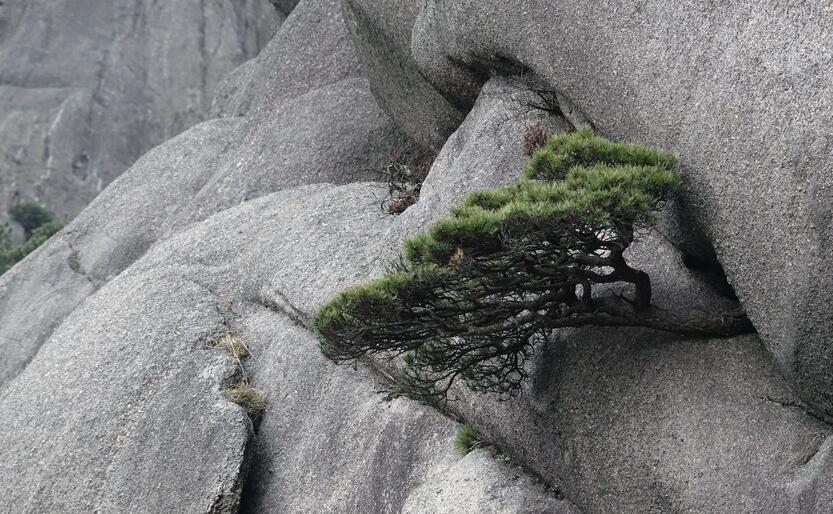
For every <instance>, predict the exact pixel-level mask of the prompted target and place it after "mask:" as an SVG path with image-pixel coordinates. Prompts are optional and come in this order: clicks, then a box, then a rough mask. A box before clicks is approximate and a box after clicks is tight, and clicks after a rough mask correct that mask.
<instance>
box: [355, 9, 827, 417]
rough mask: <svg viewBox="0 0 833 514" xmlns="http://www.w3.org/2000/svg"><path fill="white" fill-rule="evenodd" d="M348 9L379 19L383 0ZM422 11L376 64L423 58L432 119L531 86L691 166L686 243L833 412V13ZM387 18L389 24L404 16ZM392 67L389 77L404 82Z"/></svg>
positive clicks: (394, 91)
mask: <svg viewBox="0 0 833 514" xmlns="http://www.w3.org/2000/svg"><path fill="white" fill-rule="evenodd" d="M348 5H352V6H357V7H355V10H356V11H359V12H374V10H373V5H375V3H374V2H370V1H367V0H349V2H348ZM419 5H420V9H419V12H418V13H417V14H413V13H412V14H411V15H409V17H408V21H410V20H411V19H413V20H414V22H413V26H412V27H407V26H400V27H399V28H398V30H399V31H400V32H402V33H408V34H410V35H411V37H410V38H409V39H406V40H404V41H402V42H400V44H401V45H403V46H401V47H399V48H397V49H390V48H387V47H384V45H377V46H376V47H374V48H373V50H372V51H366V52H364V57H365V59H366V61H367V62H368V63H376V64H377V65H378V64H379V63H380V60H379V57H378V55H377V54H378V53H380V52H386V53H390V52H395V53H397V54H401V55H407V56H409V58H410V60H411V61H412V62H415V63H416V65H415V66H416V69H417V70H418V72H419V74H420V75H421V77H423V78H422V81H421V83H420V84H421V86H420V87H421V88H425V87H427V86H428V85H431V86H433V87H434V89H435V90H436V91H437V92H439V93H440V94H441V95H442V96H443V97H444V99H445V100H443V101H436V102H434V103H433V104H432V105H430V106H429V107H426V108H424V109H423V110H422V112H431V111H432V109H433V110H434V111H436V110H437V109H441V108H442V106H443V105H445V103H447V102H452V103H453V104H455V105H461V106H465V105H467V104H470V103H471V102H472V101H473V100H474V98H475V97H476V96H477V92H478V91H479V88H480V86H481V85H482V84H483V83H484V82H485V81H486V80H487V79H488V77H489V76H491V75H494V74H499V75H500V74H511V75H519V76H522V77H525V79H526V80H527V81H528V83H529V84H530V86H531V87H533V88H536V89H542V90H546V91H549V92H551V93H552V95H553V97H554V98H556V99H557V101H558V104H559V105H560V106H561V108H562V110H563V111H564V113H565V115H567V116H568V117H571V118H574V119H577V120H581V121H586V122H587V123H590V124H592V125H593V126H594V127H595V128H596V129H597V130H598V131H599V132H600V133H601V134H603V135H606V136H609V137H613V138H619V139H627V140H631V141H638V142H643V143H649V144H653V145H657V146H660V147H662V148H665V149H668V150H671V151H673V152H675V153H677V154H678V155H679V157H680V159H681V162H682V166H683V171H684V172H685V176H686V181H687V191H688V194H687V195H686V196H685V198H684V199H683V202H682V203H683V205H684V209H685V212H686V213H687V217H688V218H689V219H690V221H691V222H692V227H698V230H695V231H693V232H689V233H688V234H686V237H687V239H688V241H685V240H683V241H678V242H675V244H678V245H681V246H684V247H690V246H699V248H698V249H697V250H696V251H698V253H701V254H704V255H708V254H716V256H717V258H718V259H719V261H720V264H722V266H723V268H724V270H725V272H726V274H727V276H728V278H729V281H730V282H731V284H732V286H734V288H735V290H736V292H737V294H738V296H739V297H740V299H741V301H742V303H743V305H744V307H745V308H746V310H747V311H748V313H749V316H750V318H751V319H752V322H753V323H754V324H755V327H756V329H757V330H758V332H759V333H760V335H761V339H762V341H763V342H764V344H765V345H766V347H767V349H768V350H769V352H770V353H771V354H772V355H773V357H774V358H775V360H776V362H777V365H778V369H779V370H780V372H781V373H783V374H784V375H785V376H786V377H787V379H788V381H789V383H790V386H791V387H792V388H794V389H795V391H796V392H798V394H799V395H800V397H801V398H802V400H803V401H804V402H806V403H807V404H809V405H810V406H811V407H812V408H813V409H814V410H815V411H816V412H818V413H822V414H824V415H833V387H831V384H833V371H831V370H833V346H831V345H830V344H828V343H829V341H830V340H831V338H832V337H833V332H831V330H833V314H831V312H833V311H831V310H830V309H829V308H828V307H827V305H828V304H829V299H830V298H831V296H833V282H831V278H830V277H831V275H830V273H828V272H827V270H828V269H830V268H831V266H833V262H831V261H830V253H829V252H827V251H826V250H825V249H826V248H827V247H828V246H829V241H830V238H831V230H833V223H831V212H832V211H831V205H833V203H831V202H830V198H831V195H832V194H833V175H831V174H830V173H829V170H830V168H831V158H832V157H831V155H833V152H831V139H830V136H829V130H828V127H829V126H830V125H831V122H833V100H831V96H830V95H829V94H827V92H829V91H830V90H831V88H833V79H831V75H830V73H827V71H826V70H827V69H828V68H829V65H830V53H829V52H827V51H826V50H825V49H829V48H830V47H831V45H833V32H831V31H830V28H829V26H828V25H827V24H825V23H824V22H822V21H821V20H823V19H826V17H827V16H829V15H830V14H831V7H830V6H821V5H818V6H812V7H807V8H806V9H793V8H792V7H790V6H787V5H784V4H782V3H779V2H775V1H770V2H766V3H764V4H755V3H751V2H740V3H735V4H732V5H731V6H726V7H721V8H720V9H718V8H715V7H714V6H712V5H706V4H702V3H698V2H688V1H684V2H671V1H669V2H660V3H655V4H652V5H651V6H645V5H643V3H642V2H636V1H629V2H624V3H623V2H602V3H601V4H599V3H588V2H584V3H582V2H559V3H556V4H554V3H553V2H549V1H546V0H525V1H523V2H517V3H512V4H509V3H506V2H496V1H486V2H481V1H475V0H456V1H453V2H444V1H427V2H423V3H422V4H419ZM383 10H384V11H385V12H382V13H379V14H376V15H375V17H376V18H378V19H382V20H384V19H387V18H388V17H390V16H393V14H391V13H389V12H387V10H385V9H383ZM368 26H369V27H372V25H368ZM373 34H374V32H372V31H371V32H370V33H369V34H368V35H366V36H363V37H362V38H361V41H367V40H369V39H372V36H373ZM797 34H800V38H798V39H797V40H796V37H797V36H796V35H797ZM387 41H392V42H395V41H396V40H387ZM360 47H361V45H360ZM380 47H381V48H380ZM383 64H384V63H383ZM387 67H388V69H387V70H385V71H382V72H380V74H382V75H385V74H388V75H391V76H395V75H396V74H397V73H399V69H398V68H397V66H395V65H391V64H388V65H387ZM385 85H389V88H388V90H384V91H381V92H379V96H380V98H381V99H383V100H384V101H385V102H392V101H394V100H395V99H396V98H398V97H401V96H403V95H401V93H400V92H399V88H400V86H399V85H398V84H397V83H394V82H384V81H379V82H377V83H376V86H375V88H376V89H377V90H378V89H381V88H384V86H385ZM397 95H399V96H397ZM422 98H423V101H425V102H427V101H428V100H427V99H428V98H429V95H422ZM408 101H410V99H409V98H408V97H405V99H404V102H405V103H399V104H396V105H394V106H393V107H391V108H389V109H388V112H389V113H391V115H392V116H393V117H394V118H396V119H397V121H398V122H399V123H400V125H401V126H402V127H413V124H412V121H411V118H410V117H409V116H408V113H409V112H410V111H411V109H410V104H408V103H407V102H408ZM400 113H401V114H400ZM424 127H425V128H424V129H423V134H422V136H423V137H424V138H430V137H432V134H433V129H432V127H433V125H431V124H424ZM762 234H766V236H765V237H762V236H761V235H762Z"/></svg>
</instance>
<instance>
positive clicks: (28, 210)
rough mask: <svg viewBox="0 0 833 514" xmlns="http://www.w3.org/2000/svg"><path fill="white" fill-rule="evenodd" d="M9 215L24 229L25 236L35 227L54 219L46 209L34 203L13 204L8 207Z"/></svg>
mask: <svg viewBox="0 0 833 514" xmlns="http://www.w3.org/2000/svg"><path fill="white" fill-rule="evenodd" d="M9 216H11V218H12V219H13V220H15V221H16V222H18V223H20V225H21V226H22V227H23V230H25V231H26V237H29V236H30V235H31V234H32V232H33V231H34V230H35V229H36V228H38V227H40V226H41V225H46V224H47V223H49V222H50V221H53V220H54V219H55V217H54V216H53V215H52V213H51V212H49V210H48V209H46V208H44V207H41V206H40V205H38V204H35V203H21V204H18V205H15V206H14V207H12V208H11V209H9Z"/></svg>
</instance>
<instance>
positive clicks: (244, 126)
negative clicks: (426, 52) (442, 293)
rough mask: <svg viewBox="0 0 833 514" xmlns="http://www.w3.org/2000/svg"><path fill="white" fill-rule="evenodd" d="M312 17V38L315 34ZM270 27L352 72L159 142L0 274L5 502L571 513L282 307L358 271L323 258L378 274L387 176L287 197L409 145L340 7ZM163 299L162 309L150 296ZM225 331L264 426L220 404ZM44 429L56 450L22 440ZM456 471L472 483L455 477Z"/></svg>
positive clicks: (235, 376) (270, 93) (329, 5)
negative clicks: (397, 394) (463, 447)
mask: <svg viewBox="0 0 833 514" xmlns="http://www.w3.org/2000/svg"><path fill="white" fill-rule="evenodd" d="M310 23H319V25H318V28H319V29H320V31H319V32H318V33H317V34H318V35H320V41H315V40H312V41H310V39H309V31H308V30H303V27H305V26H308V24H310ZM287 34H289V35H287ZM277 39H278V40H284V41H286V43H285V44H287V45H294V47H295V48H297V49H299V52H300V51H301V50H300V49H302V48H306V49H308V50H307V51H308V52H309V54H308V55H301V54H299V55H296V56H295V57H296V58H297V59H299V62H303V61H304V60H311V59H314V58H316V57H317V52H319V51H320V49H321V48H324V47H332V48H340V49H342V51H343V52H344V53H343V55H342V59H339V60H337V61H334V62H338V63H339V64H341V65H342V66H343V68H341V69H342V70H343V71H338V72H336V73H334V70H333V68H332V67H322V71H321V75H315V74H313V75H311V76H308V77H299V78H298V80H299V83H298V84H292V88H290V89H289V90H287V89H278V90H277V91H276V90H273V89H272V88H271V87H269V84H267V85H266V86H265V87H264V86H263V84H261V85H259V86H257V87H256V88H253V89H251V90H250V91H266V93H263V94H262V96H258V95H257V94H255V95H254V96H253V97H252V99H251V101H249V102H248V103H246V105H247V107H246V109H245V110H244V111H242V112H245V114H246V116H245V117H229V118H221V119H216V120H212V121H209V122H205V123H203V124H200V125H198V126H196V127H194V128H192V129H191V130H189V131H187V132H185V133H184V134H182V135H180V136H179V137H177V138H174V139H173V140H171V141H170V142H168V143H166V144H165V145H162V146H160V147H158V148H156V149H155V150H153V151H152V152H150V153H149V154H148V155H146V156H145V157H143V158H142V159H140V160H139V161H138V162H137V163H136V164H135V165H134V166H133V168H132V169H131V170H130V171H129V172H127V173H125V174H124V175H123V176H122V177H120V178H119V179H117V180H116V181H115V182H114V183H113V184H112V186H111V187H109V188H108V189H107V190H106V191H105V192H104V193H103V194H102V195H100V196H99V197H98V198H97V199H96V200H95V201H94V202H93V203H92V204H91V205H90V206H89V207H88V208H87V209H86V210H85V211H84V212H83V213H82V214H81V215H80V216H78V217H77V218H76V219H75V220H74V221H73V222H72V223H71V224H70V225H69V226H68V227H67V229H65V230H64V231H63V232H62V233H61V234H59V235H58V236H57V237H56V238H54V239H53V240H51V241H49V242H48V243H47V244H46V245H44V246H43V247H42V248H40V249H39V250H38V251H37V252H35V253H34V254H33V255H31V256H30V257H29V258H27V259H26V260H25V261H24V262H22V263H20V264H19V265H18V266H17V267H15V268H14V269H13V270H11V271H10V272H9V273H7V274H6V275H4V276H3V277H2V279H0V297H2V302H3V303H2V306H0V316H2V318H3V319H2V325H3V326H4V327H10V330H9V331H5V330H4V332H3V340H2V341H0V347H2V348H3V350H6V349H8V350H9V354H8V357H9V358H8V359H4V361H3V369H2V385H0V413H5V412H6V409H10V410H13V411H14V415H9V416H5V415H3V416H2V417H3V421H2V422H0V423H2V427H1V428H0V432H2V433H3V435H2V440H0V442H2V445H0V476H2V477H3V478H2V479H0V480H3V482H2V487H4V488H7V489H14V491H13V492H11V493H10V494H8V495H2V497H0V510H7V509H11V508H14V509H18V510H20V509H22V510H25V511H53V510H60V511H62V512H88V511H91V510H92V511H95V510H103V511H116V512H121V511H133V510H138V511H143V512H154V511H158V510H160V509H161V510H165V509H167V510H170V509H173V510H176V511H178V512H179V511H181V512H235V511H236V510H237V508H238V505H239V503H240V501H239V499H240V496H241V491H243V496H242V498H243V499H242V508H243V510H244V511H249V512H264V511H281V512H283V511H289V512H309V511H333V510H342V509H347V510H348V511H349V510H353V511H363V512H397V511H400V510H401V509H402V508H403V506H404V505H405V504H406V503H407V504H408V505H409V509H410V510H411V511H412V512H430V511H431V510H432V509H433V506H434V505H445V504H449V505H456V507H455V509H456V510H457V511H458V512H466V511H468V507H469V505H468V504H467V503H465V502H461V501H460V499H459V498H455V497H454V496H452V497H448V493H443V492H442V491H441V490H439V489H437V488H435V487H434V485H433V484H436V483H445V482H446V481H447V480H446V479H445V477H446V476H448V477H449V478H448V481H456V483H457V484H456V486H455V493H456V494H462V495H463V497H468V496H471V497H476V498H481V499H482V500H481V501H485V499H486V498H495V499H497V500H499V503H497V504H496V505H505V506H506V507H507V508H506V511H508V512H512V511H513V510H511V509H510V507H511V508H512V509H514V510H515V511H518V512H520V511H523V506H524V504H525V501H526V500H525V499H526V498H530V501H533V502H534V504H536V505H540V506H542V508H545V509H547V511H549V512H572V511H573V507H572V504H571V503H570V502H569V501H567V500H563V499H561V498H560V497H558V495H556V494H555V493H554V492H552V491H549V490H548V489H547V488H546V487H545V486H544V485H542V484H540V483H538V482H537V481H536V480H534V479H532V478H530V477H526V476H524V475H523V473H522V472H519V471H518V470H517V469H515V468H513V467H512V466H509V465H508V464H506V463H505V462H503V460H498V459H494V458H492V457H491V456H488V457H486V456H482V455H481V456H478V457H477V458H476V459H474V458H472V459H469V458H465V459H464V458H463V456H462V455H459V454H457V453H456V452H455V451H454V450H453V449H452V445H451V441H452V439H453V437H454V433H455V430H456V428H457V426H458V424H457V423H456V422H454V421H451V420H449V419H448V418H445V417H443V416H442V415H440V414H439V413H436V412H434V411H432V410H431V409H428V408H427V407H423V406H420V405H417V404H415V403H413V402H410V401H406V400H403V399H399V400H395V401H394V402H392V403H385V402H383V401H382V396H380V395H378V394H376V393H375V391H376V387H375V386H374V384H373V381H374V380H373V375H372V373H371V374H369V372H368V371H367V370H360V371H358V372H354V371H351V370H350V369H349V368H340V367H336V366H334V365H333V364H331V363H329V362H327V361H326V360H325V359H323V357H321V356H320V355H319V353H318V350H317V348H316V345H315V337H314V335H313V334H312V333H311V332H310V331H309V330H308V329H307V328H305V327H304V326H303V316H301V317H300V318H299V314H298V311H296V310H294V309H292V308H291V307H289V306H288V305H286V304H285V302H286V300H285V298H286V297H287V294H284V292H283V290H282V289H281V287H283V286H284V285H285V286H286V287H288V288H289V290H290V291H293V292H294V291H300V290H301V288H302V287H305V286H307V285H309V284H307V283H305V280H307V279H308V278H309V277H310V275H307V274H304V273H299V272H298V271H299V269H298V263H299V262H305V263H306V264H304V265H303V266H302V269H305V270H309V271H311V272H314V273H317V274H318V277H319V280H324V281H327V276H328V275H329V276H331V277H333V278H337V277H341V282H338V281H337V282H330V283H329V284H327V285H326V289H322V290H320V291H319V294H318V296H317V298H318V301H319V303H320V302H321V301H324V300H326V298H327V297H328V296H329V295H330V294H333V293H334V292H335V291H336V290H337V289H338V288H339V287H341V286H342V285H343V283H344V281H345V280H346V279H345V278H344V277H343V275H339V274H338V273H335V271H333V272H332V273H330V272H329V271H327V269H325V267H322V266H319V265H318V264H316V265H312V263H313V262H317V263H320V264H321V265H323V264H324V263H325V262H327V263H329V264H328V265H329V266H332V269H333V270H335V269H337V268H338V267H339V263H340V262H341V263H343V264H344V266H345V269H349V270H350V272H351V276H350V279H351V280H353V281H355V280H358V279H360V277H361V276H364V275H367V274H369V273H371V272H374V271H376V270H378V268H379V266H381V265H382V264H383V263H382V262H380V261H379V259H378V257H377V256H376V255H374V254H372V253H367V252H365V251H364V250H365V249H366V248H368V247H369V246H372V245H376V244H378V243H379V242H380V241H385V234H386V232H387V231H388V229H389V225H390V224H391V223H392V222H393V221H395V218H393V217H391V216H388V215H386V214H384V213H383V211H382V210H381V209H380V208H379V203H380V201H381V200H382V199H383V198H384V196H385V194H386V190H385V188H384V187H382V186H380V185H378V184H357V185H353V186H345V187H341V188H338V187H336V186H333V185H329V184H320V185H312V186H307V187H300V188H294V189H293V188H292V187H293V186H299V185H303V184H308V183H312V184H314V183H319V182H339V183H348V182H352V181H355V180H358V179H362V178H365V177H369V176H370V174H369V171H368V170H374V169H380V168H381V167H383V166H384V165H385V164H386V163H387V162H389V159H390V158H391V155H393V154H397V153H401V152H404V151H408V150H409V149H411V147H412V144H411V143H410V142H409V141H408V140H407V138H405V137H404V136H403V135H402V134H401V133H399V132H398V131H397V130H396V128H395V126H394V125H393V124H392V123H391V121H390V119H389V118H388V117H387V115H385V114H384V113H383V112H382V111H381V110H380V109H379V108H378V106H377V105H376V103H375V101H374V100H373V97H372V95H371V93H370V91H369V87H368V83H367V81H366V80H365V79H364V78H362V75H361V72H362V71H363V70H362V67H361V66H360V64H359V61H358V60H357V59H356V58H355V54H353V53H351V52H352V50H351V46H350V45H349V39H348V35H347V32H346V30H345V27H344V22H343V19H342V17H341V11H340V9H339V6H338V3H337V2H333V1H329V0H319V1H308V2H305V3H303V4H302V5H300V6H299V7H298V9H297V10H296V11H295V12H294V13H293V14H292V16H291V17H290V18H289V20H287V22H286V24H284V25H283V27H282V29H281V32H280V34H279V35H278V36H277ZM301 40H303V41H304V42H305V45H302V44H301ZM281 50H282V48H281V46H280V45H271V46H270V47H269V48H268V49H267V50H266V51H265V53H264V54H262V55H261V56H260V57H259V59H258V61H256V62H257V63H274V62H279V60H280V57H279V56H278V55H275V54H274V53H278V52H280V51H281ZM273 52H274V53H273ZM252 76H253V77H256V78H255V79H253V80H256V81H258V80H267V81H273V82H271V83H273V84H279V83H281V81H286V80H288V79H287V78H286V75H283V76H281V74H280V73H271V72H269V73H267V72H264V71H263V70H260V71H258V73H257V74H253V75H252ZM333 77H334V78H333ZM238 78H239V75H236V76H234V77H232V78H231V79H230V80H231V81H235V80H237V79H238ZM303 81H306V82H303ZM241 83H244V82H241ZM227 99H228V100H229V101H233V99H232V96H229V97H227ZM217 105H218V106H219V109H220V110H221V111H222V112H228V111H223V109H226V107H225V106H223V101H222V100H221V101H218V103H217ZM236 105H242V104H236ZM282 190H285V191H282ZM273 191H282V192H277V193H274V194H272V195H270V194H269V193H271V192H273ZM258 197H259V198H258ZM255 198H256V199H255ZM186 199H187V200H186ZM238 204H242V205H240V206H239V207H236V208H235V206H236V205H238ZM342 222H344V224H343V225H342ZM255 242H256V244H255ZM307 243H310V244H307ZM393 250H395V246H391V250H390V251H388V254H392V253H393ZM322 253H326V254H327V255H329V256H330V258H329V259H328V260H327V261H322V260H321V259H320V257H321V255H322ZM356 258H360V259H362V260H363V262H364V263H365V265H364V266H365V267H364V268H361V267H360V268H356V267H354V266H352V264H353V263H354V262H356V261H355V259H356ZM348 264H350V267H347V265H348ZM276 277H277V278H276ZM282 281H289V282H282ZM321 283H322V285H324V282H321ZM122 294H124V296H122ZM157 294H158V295H164V296H165V299H164V300H163V301H159V302H154V300H153V298H154V297H155V296H156V295H157ZM31 301H37V302H38V303H37V304H34V303H31ZM178 312H179V313H182V315H178V314H175V313H178ZM92 318H95V320H93V319H92ZM299 322H300V323H301V325H300V326H299V325H298V323H299ZM227 331H232V332H233V333H235V334H238V335H239V336H240V337H242V339H243V341H244V342H245V343H246V344H247V346H248V347H249V348H250V350H251V352H252V357H250V358H249V359H247V360H246V362H245V365H246V371H245V373H246V375H247V376H248V377H249V379H250V380H251V381H252V383H253V384H254V385H255V386H257V387H259V388H261V389H263V390H264V392H265V393H266V395H267V398H268V399H269V407H268V408H267V410H266V412H265V413H264V414H263V416H262V418H261V419H260V420H259V423H258V424H256V425H255V424H253V423H252V422H251V421H250V419H249V418H248V417H247V416H246V415H245V412H244V411H243V409H242V408H240V407H238V406H235V405H234V404H232V403H230V402H229V401H227V400H226V399H225V398H223V397H222V395H221V391H222V389H223V388H225V387H227V386H228V385H230V384H231V383H234V382H235V381H236V380H239V376H240V374H241V370H240V368H239V367H238V366H237V364H236V362H235V360H234V359H233V358H232V357H231V356H229V355H226V354H224V353H223V352H222V351H221V350H219V349H217V348H214V347H212V344H213V342H214V341H216V340H217V339H218V338H219V337H220V336H222V335H223V334H224V333H226V332H227ZM93 348H97V349H96V350H95V354H96V355H95V356H94V357H92V356H89V355H87V354H86V353H85V350H92V349H93ZM53 368H54V369H53ZM50 370H52V371H50ZM377 381H378V382H380V383H381V382H384V380H378V379H377ZM50 390H54V391H55V393H56V394H51V393H50V392H49V391H50ZM33 391H34V392H35V394H36V395H37V400H36V401H30V400H31V399H30V398H28V394H29V392H33ZM53 400H54V401H53ZM68 405H72V406H73V407H72V409H67V408H66V407H67V406H68ZM41 416H46V418H42V417H41ZM59 427H60V428H59ZM87 436H89V437H92V439H91V440H86V441H85V437H87ZM34 441H47V442H45V443H43V444H40V443H38V448H37V449H36V450H33V451H30V450H29V449H28V448H29V445H30V444H32V442H34ZM461 466H462V467H464V468H466V469H468V470H469V472H474V473H475V474H476V475H477V476H479V477H480V480H479V481H478V482H477V483H468V482H466V481H465V478H462V479H461V478H460V476H461V473H464V472H463V471H462V470H461ZM248 469H251V471H250V472H249V473H248V478H247V473H246V471H247V470H248ZM505 477H512V480H517V478H515V477H518V478H521V481H520V482H516V483H512V484H503V480H504V478H505ZM21 480H22V481H25V482H26V484H25V485H23V486H21V487H18V486H16V485H15V484H14V483H12V481H14V482H17V481H21ZM244 481H245V484H246V485H245V487H244ZM429 483H430V484H432V487H431V489H423V488H422V485H421V484H429ZM163 506H164V507H163ZM451 511H454V510H453V509H452V510H451Z"/></svg>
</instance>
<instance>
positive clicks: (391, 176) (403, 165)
mask: <svg viewBox="0 0 833 514" xmlns="http://www.w3.org/2000/svg"><path fill="white" fill-rule="evenodd" d="M433 160H434V159H433V158H432V157H431V156H429V155H410V154H403V155H399V156H397V157H395V158H394V159H393V160H392V161H391V163H390V164H389V165H388V166H387V167H385V169H384V170H382V171H381V175H382V177H383V178H384V180H385V181H386V182H387V184H388V198H386V199H385V201H384V202H382V210H384V211H385V212H387V213H388V214H394V215H395V214H402V213H403V212H405V210H406V209H407V208H408V207H410V206H412V205H414V204H415V203H417V201H418V200H419V194H420V192H421V189H422V183H423V182H424V181H425V178H426V177H427V176H428V172H429V171H430V170H431V164H432V163H433Z"/></svg>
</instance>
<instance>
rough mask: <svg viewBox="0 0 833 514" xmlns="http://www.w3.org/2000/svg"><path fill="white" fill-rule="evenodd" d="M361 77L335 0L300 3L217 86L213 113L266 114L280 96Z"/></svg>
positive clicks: (359, 64) (287, 95)
mask: <svg viewBox="0 0 833 514" xmlns="http://www.w3.org/2000/svg"><path fill="white" fill-rule="evenodd" d="M357 76H362V77H364V73H363V69H362V65H361V62H360V60H359V58H358V56H357V55H356V51H355V49H354V48H353V45H352V44H350V43H349V36H348V33H347V29H346V27H345V24H344V19H343V16H342V10H341V7H340V5H339V1H338V0H327V1H315V2H305V3H304V4H303V5H302V6H301V8H300V9H296V10H295V11H293V12H292V14H291V15H290V16H289V18H288V19H287V20H286V23H285V24H284V25H282V26H281V30H280V31H278V33H277V34H276V35H275V37H274V38H272V40H271V41H270V42H269V45H268V48H266V49H264V50H263V51H262V52H261V53H260V54H259V55H258V56H257V58H256V59H254V61H253V62H252V63H251V64H249V65H246V66H244V67H242V68H239V69H237V70H235V71H234V73H232V74H231V76H229V77H228V78H227V79H226V80H225V81H224V82H223V84H222V85H221V86H220V87H219V89H218V93H217V96H216V97H215V99H214V108H213V112H214V114H215V115H217V116H243V115H247V114H249V113H250V111H252V110H257V111H260V112H262V113H263V112H266V113H272V112H274V109H275V108H276V107H277V106H279V105H280V104H281V101H282V100H285V99H289V98H294V97H298V96H301V95H302V94H304V93H307V92H309V91H312V90H315V89H317V88H319V87H323V86H326V85H330V84H333V83H336V82H338V81H340V80H343V79H346V78H349V77H357Z"/></svg>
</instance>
